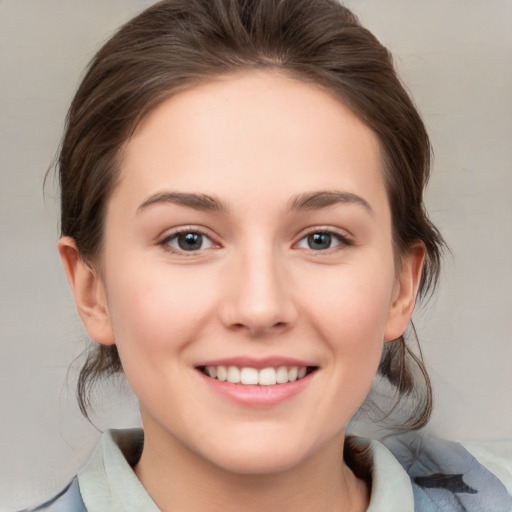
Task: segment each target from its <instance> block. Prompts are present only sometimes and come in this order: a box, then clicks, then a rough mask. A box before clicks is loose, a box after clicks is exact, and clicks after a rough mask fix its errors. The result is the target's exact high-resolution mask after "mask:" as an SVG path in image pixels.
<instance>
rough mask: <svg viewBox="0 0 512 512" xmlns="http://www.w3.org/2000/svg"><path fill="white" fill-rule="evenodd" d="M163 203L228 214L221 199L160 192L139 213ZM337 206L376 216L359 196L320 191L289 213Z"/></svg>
mask: <svg viewBox="0 0 512 512" xmlns="http://www.w3.org/2000/svg"><path fill="white" fill-rule="evenodd" d="M162 203H171V204H176V205H178V206H186V207H188V208H193V209H194V210H200V211H208V212H216V213H226V212H227V211H228V207H227V205H226V204H225V203H224V202H222V201H221V200H220V199H217V198H216V197H214V196H210V195H208V194H196V193H188V192H158V193H156V194H153V195H151V196H149V197H148V198H147V199H145V200H144V201H143V202H142V203H141V205H140V206H139V207H138V208H137V212H140V211H142V210H145V209H146V208H149V207H150V206H153V205H156V204H162ZM337 204H358V205H361V206H363V207H364V208H365V209H366V210H367V211H368V212H369V213H371V214H372V215H373V214H374V211H373V208H372V207H371V206H370V204H369V203H368V201H366V200H365V199H363V198H362V197H361V196H358V195H357V194H353V193H351V192H340V191H336V190H334V191H332V190H330V191H318V192H306V193H304V194H299V195H298V196H295V197H292V198H291V199H290V201H289V203H288V211H296V212H301V211H309V210H320V209H322V208H327V207H329V206H334V205H337Z"/></svg>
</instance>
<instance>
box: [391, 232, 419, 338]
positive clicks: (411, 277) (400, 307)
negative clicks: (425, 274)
mask: <svg viewBox="0 0 512 512" xmlns="http://www.w3.org/2000/svg"><path fill="white" fill-rule="evenodd" d="M424 259H425V244H423V242H418V243H417V244H416V245H414V246H413V247H412V248H411V249H410V251H409V252H408V253H407V254H406V255H405V256H404V258H403V259H402V262H401V267H400V273H399V275H398V278H397V287H396V292H395V295H394V297H393V302H392V304H391V308H390V311H389V317H388V322H387V325H386V332H385V334H384V341H393V340H396V339H397V338H399V337H400V336H402V334H403V333H404V332H405V329H406V328H407V325H408V323H409V320H410V319H411V316H412V313H413V311H414V305H415V303H416V296H417V294H418V288H419V285H420V281H421V274H422V269H423V261H424Z"/></svg>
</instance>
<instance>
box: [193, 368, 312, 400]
mask: <svg viewBox="0 0 512 512" xmlns="http://www.w3.org/2000/svg"><path fill="white" fill-rule="evenodd" d="M198 373H199V375H200V376H201V377H202V378H203V379H204V381H205V382H206V384H207V385H208V386H209V387H210V388H211V389H213V390H214V391H215V392H216V393H218V394H220V395H222V396H224V397H226V398H228V399H230V400H233V401H235V402H238V403H239V404H242V405H246V406H249V407H258V406H259V407H262V406H263V407H270V406H273V405H278V404H280V403H282V402H284V401H286V400H288V399H289V398H291V397H292V396H294V395H296V394H297V393H300V392H301V391H302V390H303V389H304V388H306V387H307V386H308V385H309V384H310V382H311V380H312V377H313V374H314V373H316V372H312V373H310V374H308V375H306V376H305V377H303V378H302V379H299V380H296V381H294V382H288V383H286V384H276V385H274V386H256V385H245V384H232V383H231V382H226V381H224V382H221V381H220V380H217V379H212V378H211V377H208V376H206V375H205V374H204V373H202V372H201V371H198Z"/></svg>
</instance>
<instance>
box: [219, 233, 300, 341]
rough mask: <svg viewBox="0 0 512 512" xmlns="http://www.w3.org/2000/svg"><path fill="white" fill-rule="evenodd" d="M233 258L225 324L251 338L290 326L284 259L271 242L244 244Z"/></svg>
mask: <svg viewBox="0 0 512 512" xmlns="http://www.w3.org/2000/svg"><path fill="white" fill-rule="evenodd" d="M235 259H236V262H235V267H236V271H235V272H234V273H233V274H232V275H231V277H230V280H231V283H230V286H229V289H230V293H228V296H227V297H226V300H227V304H225V310H224V311H225V317H224V321H225V322H227V323H228V324H229V325H230V326H231V327H236V328H238V329H241V328H244V329H246V330H248V331H249V332H250V333H251V334H252V335H261V334H264V333H266V332H268V331H269V330H276V329H283V328H285V327H286V326H289V325H291V324H292V323H293V322H294V321H295V316H296V315H295V308H294V304H293V298H292V294H291V290H290V288H289V287H287V286H286V284H285V281H286V280H287V277H286V276H287V274H288V272H287V266H286V261H285V260H286V256H285V255H283V254H281V253H280V251H279V250H278V248H276V247H275V246H274V245H273V244H272V243H271V241H269V240H266V241H265V240H264V239H263V238H260V239H256V238H254V239H252V240H250V241H248V242H247V243H246V244H243V247H241V248H240V250H239V251H238V253H237V254H236V256H235ZM289 284H291V283H289Z"/></svg>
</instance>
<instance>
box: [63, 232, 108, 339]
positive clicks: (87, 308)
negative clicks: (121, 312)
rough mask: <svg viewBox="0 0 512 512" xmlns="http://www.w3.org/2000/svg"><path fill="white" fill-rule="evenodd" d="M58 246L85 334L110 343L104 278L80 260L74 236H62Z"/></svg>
mask: <svg viewBox="0 0 512 512" xmlns="http://www.w3.org/2000/svg"><path fill="white" fill-rule="evenodd" d="M58 247H59V253H60V257H61V259H62V263H63V264H64V269H65V271H66V276H67V278H68V281H69V285H70V286H71V291H72V292H73V296H74V298H75V303H76V307H77V310H78V314H79V315H80V318H81V319H82V322H83V324H84V326H85V330H86V331H87V334H89V336H90V337H91V338H92V339H93V340H94V341H96V342H98V343H101V344H102V345H113V344H114V343H115V340H114V334H113V332H112V325H111V322H110V314H109V311H108V305H107V295H106V291H105V286H104V284H103V280H102V279H101V277H100V276H99V273H98V272H97V271H95V270H94V269H93V268H92V267H91V266H90V265H88V264H87V263H86V262H84V261H83V260H82V258H81V257H80V254H79V253H78V249H77V247H76V243H75V241H74V240H73V238H71V237H68V236H65V237H62V238H61V239H60V240H59V244H58Z"/></svg>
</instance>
